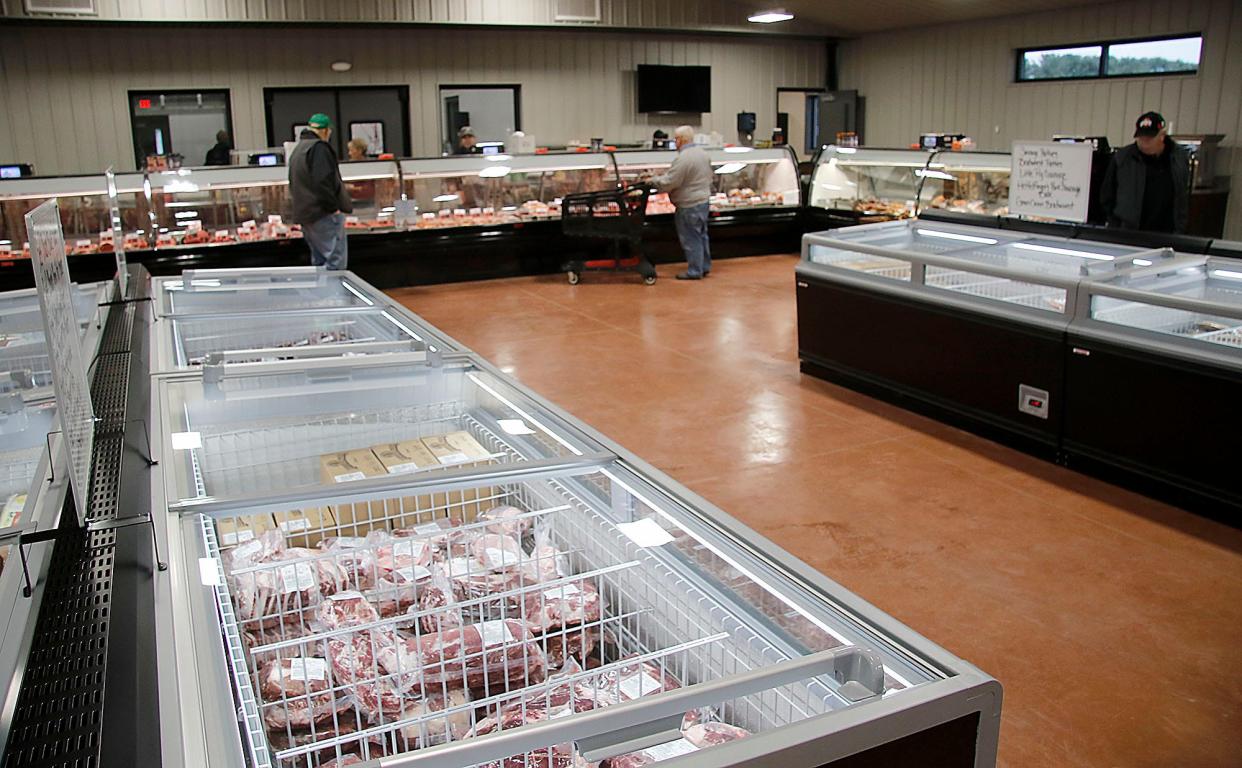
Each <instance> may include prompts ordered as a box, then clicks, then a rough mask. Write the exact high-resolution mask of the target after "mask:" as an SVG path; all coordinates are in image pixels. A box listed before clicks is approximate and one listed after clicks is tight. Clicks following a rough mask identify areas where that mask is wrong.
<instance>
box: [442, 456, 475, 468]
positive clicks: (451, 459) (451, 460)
mask: <svg viewBox="0 0 1242 768" xmlns="http://www.w3.org/2000/svg"><path fill="white" fill-rule="evenodd" d="M468 461H470V457H469V456H467V455H466V454H464V453H446V454H444V455H443V456H441V457H440V463H441V464H445V465H449V464H465V463H466V462H468Z"/></svg>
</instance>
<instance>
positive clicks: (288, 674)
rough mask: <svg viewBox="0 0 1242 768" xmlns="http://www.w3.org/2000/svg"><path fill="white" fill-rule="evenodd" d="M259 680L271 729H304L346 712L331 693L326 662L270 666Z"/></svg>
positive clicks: (292, 661)
mask: <svg viewBox="0 0 1242 768" xmlns="http://www.w3.org/2000/svg"><path fill="white" fill-rule="evenodd" d="M259 679H260V686H259V691H260V695H261V696H262V698H263V701H264V705H263V707H262V709H263V722H264V723H265V724H266V725H267V727H268V728H304V727H307V726H309V725H310V724H311V723H312V722H324V721H327V720H331V719H332V718H333V717H334V716H335V715H336V713H337V712H339V711H341V710H342V709H343V708H344V707H343V705H342V703H341V702H339V701H338V699H337V697H336V695H335V694H334V693H333V692H331V691H330V690H329V689H330V688H331V684H330V683H329V681H328V662H327V661H326V660H325V659H322V658H317V657H305V656H303V657H297V658H288V659H280V660H278V661H275V662H268V663H267V664H266V665H264V666H263V667H261V668H260V670H259Z"/></svg>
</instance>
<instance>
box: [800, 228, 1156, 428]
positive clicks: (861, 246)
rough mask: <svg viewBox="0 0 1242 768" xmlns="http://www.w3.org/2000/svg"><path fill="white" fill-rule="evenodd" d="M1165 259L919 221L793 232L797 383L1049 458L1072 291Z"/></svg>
mask: <svg viewBox="0 0 1242 768" xmlns="http://www.w3.org/2000/svg"><path fill="white" fill-rule="evenodd" d="M1171 257H1172V252H1171V251H1168V250H1140V249H1138V248H1131V247H1127V246H1120V245H1112V244H1107V243H1095V242H1083V241H1076V240H1068V239H1064V238H1056V237H1048V236H1043V235H1037V234H1032V233H1024V232H1018V231H1012V230H1000V229H991V228H983V227H969V226H960V225H954V224H948V223H944V222H938V221H926V220H923V219H915V220H911V221H901V222H886V223H880V224H867V225H863V226H858V227H849V228H845V229H839V230H832V231H829V232H823V233H817V234H811V235H806V236H805V237H804V238H803V260H802V263H801V264H800V265H799V266H798V269H797V278H798V338H799V354H800V357H801V359H802V364H803V368H804V370H807V371H808V372H813V373H816V374H818V375H822V376H825V377H826V378H834V379H839V380H842V381H844V382H847V383H850V384H853V385H855V386H859V387H861V388H864V389H868V390H873V391H877V392H880V393H885V394H889V395H895V396H899V397H901V398H911V399H913V401H914V402H916V403H919V404H921V405H922V406H923V407H925V408H927V409H929V410H932V411H933V412H935V413H937V414H940V415H946V416H949V417H951V418H954V419H955V420H958V421H962V422H965V423H967V424H969V425H971V426H973V427H975V428H977V429H979V430H981V431H984V432H986V433H989V434H999V435H1003V436H1006V437H1010V438H1012V439H1013V440H1016V441H1019V442H1021V443H1023V444H1026V445H1029V446H1030V447H1033V448H1035V449H1036V450H1039V451H1043V452H1051V453H1055V451H1056V450H1057V447H1058V441H1059V437H1060V420H1061V413H1062V408H1063V405H1064V403H1065V400H1064V398H1063V393H1062V382H1063V376H1064V360H1063V348H1064V336H1065V332H1066V329H1067V327H1068V326H1069V323H1070V320H1071V319H1072V318H1073V317H1074V313H1075V311H1076V301H1077V297H1078V285H1079V283H1080V281H1082V280H1083V279H1084V278H1090V277H1092V276H1102V275H1109V274H1113V273H1119V272H1124V271H1127V270H1132V269H1135V268H1138V267H1139V266H1141V265H1143V264H1149V263H1154V262H1166V261H1168V260H1169V259H1170V258H1171ZM863 318H865V320H862V319H863ZM842 329H850V332H849V333H843V332H842Z"/></svg>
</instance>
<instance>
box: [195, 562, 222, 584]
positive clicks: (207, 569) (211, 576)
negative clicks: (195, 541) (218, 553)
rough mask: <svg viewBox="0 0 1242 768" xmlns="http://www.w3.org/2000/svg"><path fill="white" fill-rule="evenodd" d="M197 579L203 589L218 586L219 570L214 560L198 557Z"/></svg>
mask: <svg viewBox="0 0 1242 768" xmlns="http://www.w3.org/2000/svg"><path fill="white" fill-rule="evenodd" d="M198 578H199V581H201V582H202V583H203V586H204V587H215V586H219V585H220V569H219V568H217V567H216V561H215V558H212V557H200V558H199V559H198Z"/></svg>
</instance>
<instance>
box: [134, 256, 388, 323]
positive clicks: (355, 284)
mask: <svg viewBox="0 0 1242 768" xmlns="http://www.w3.org/2000/svg"><path fill="white" fill-rule="evenodd" d="M151 283H152V285H153V286H154V288H155V292H156V294H157V302H158V303H157V306H158V307H159V311H160V314H163V315H174V314H187V315H189V314H200V315H201V314H220V313H229V312H270V311H273V310H285V309H309V308H313V307H373V306H382V305H385V304H386V302H385V301H384V299H383V298H382V297H380V296H379V295H377V294H376V293H375V292H374V291H373V290H372V289H371V288H370V287H369V286H367V285H366V284H365V283H363V282H362V281H361V280H358V279H357V278H356V277H354V276H353V274H352V273H341V272H329V271H327V270H324V269H316V268H315V267H288V268H279V269H236V270H231V269H220V270H206V269H200V270H187V271H186V272H185V273H184V274H183V275H182V276H181V277H164V278H155V279H153V280H152V281H151Z"/></svg>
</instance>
